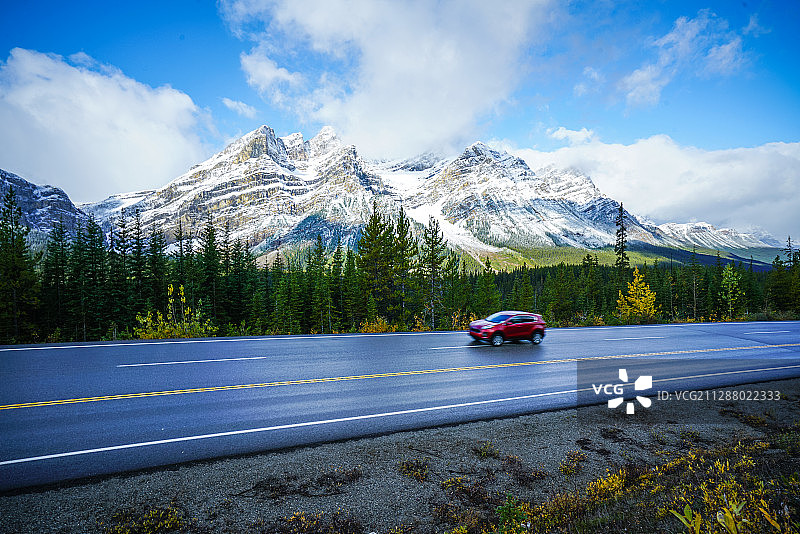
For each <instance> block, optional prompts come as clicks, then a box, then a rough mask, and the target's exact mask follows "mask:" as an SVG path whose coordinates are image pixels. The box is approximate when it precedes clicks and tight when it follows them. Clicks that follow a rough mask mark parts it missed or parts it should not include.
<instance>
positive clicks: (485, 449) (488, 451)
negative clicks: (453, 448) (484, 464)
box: [472, 441, 500, 459]
mask: <svg viewBox="0 0 800 534" xmlns="http://www.w3.org/2000/svg"><path fill="white" fill-rule="evenodd" d="M472 450H473V452H474V453H475V454H477V455H478V456H480V457H481V458H483V459H486V458H500V451H499V450H498V449H497V447H495V446H494V443H492V442H491V441H481V442H480V443H479V445H478V446H477V447H473V448H472Z"/></svg>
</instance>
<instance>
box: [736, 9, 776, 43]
mask: <svg viewBox="0 0 800 534" xmlns="http://www.w3.org/2000/svg"><path fill="white" fill-rule="evenodd" d="M770 31H771V30H770V29H768V28H764V27H763V26H761V24H759V22H758V14H756V13H753V14H752V15H750V20H748V22H747V26H745V27H744V29H743V30H742V33H743V34H745V35H752V36H753V37H759V36H761V35H764V34H767V33H769V32H770Z"/></svg>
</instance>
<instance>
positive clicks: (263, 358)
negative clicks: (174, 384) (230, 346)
mask: <svg viewBox="0 0 800 534" xmlns="http://www.w3.org/2000/svg"><path fill="white" fill-rule="evenodd" d="M267 358H269V356H252V357H247V358H219V359H216V360H186V361H176V362H152V363H123V364H120V365H118V366H117V367H151V366H153V365H181V364H184V363H211V362H238V361H242V360H266V359H267Z"/></svg>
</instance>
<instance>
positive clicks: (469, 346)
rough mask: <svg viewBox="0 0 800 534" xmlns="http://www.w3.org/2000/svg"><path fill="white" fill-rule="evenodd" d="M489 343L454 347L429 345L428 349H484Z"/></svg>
mask: <svg viewBox="0 0 800 534" xmlns="http://www.w3.org/2000/svg"><path fill="white" fill-rule="evenodd" d="M487 347H491V345H483V344H481V345H459V346H456V347H430V348H429V349H428V350H446V349H485V348H487Z"/></svg>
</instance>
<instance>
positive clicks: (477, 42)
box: [222, 0, 549, 157]
mask: <svg viewBox="0 0 800 534" xmlns="http://www.w3.org/2000/svg"><path fill="white" fill-rule="evenodd" d="M548 9H549V6H548V2H547V1H545V0H528V1H509V2H502V3H499V4H497V3H487V2H484V1H481V0H474V1H463V0H445V1H441V2H430V1H427V0H412V1H408V2H363V1H356V0H331V1H326V2H301V1H289V0H279V1H275V2H272V1H257V0H239V1H235V0H232V1H228V2H223V3H222V11H223V13H224V14H225V16H226V17H227V19H228V21H229V22H231V24H232V25H233V26H234V29H235V30H238V31H239V32H240V33H243V31H242V28H244V27H250V28H252V26H253V23H254V21H260V22H261V24H262V25H263V28H264V32H263V33H261V34H258V37H257V45H256V48H255V49H254V50H255V51H257V52H258V53H257V54H255V55H254V53H253V52H251V53H250V54H247V55H243V61H242V64H243V68H244V70H245V72H246V73H247V76H248V80H249V81H250V83H251V85H253V86H254V87H256V88H257V89H259V90H260V91H261V92H262V93H264V94H265V96H268V97H269V98H271V99H272V100H273V102H278V103H281V104H283V105H285V106H287V107H289V108H291V109H293V110H294V111H296V112H297V113H298V114H300V115H301V117H302V118H303V119H304V120H310V121H315V122H318V123H328V124H331V125H333V126H334V127H335V128H336V129H337V131H339V133H340V134H342V135H343V137H344V138H345V139H346V140H347V141H350V142H354V143H356V144H357V145H358V146H359V148H360V149H361V150H364V151H365V152H366V153H367V154H372V155H381V156H384V157H385V156H393V155H407V154H412V153H414V152H420V151H423V150H427V149H429V148H434V147H436V146H443V145H447V144H451V143H452V144H458V143H462V142H464V141H469V140H474V138H475V137H476V135H477V131H478V129H479V123H480V121H482V120H483V119H485V118H486V117H487V116H488V115H491V114H492V113H494V112H495V111H496V110H497V108H498V106H502V105H503V104H504V103H505V102H507V101H508V99H509V98H510V96H511V95H512V94H513V92H514V90H515V89H516V87H517V84H518V82H519V80H520V79H521V78H522V77H523V75H524V74H525V72H526V66H525V61H526V58H525V57H524V56H525V53H526V46H528V45H530V44H531V42H532V40H534V39H535V38H538V36H540V35H541V30H542V27H543V26H544V24H545V23H547V21H548V16H549V15H548V13H547V10H548ZM248 35H249V36H250V37H251V38H254V37H253V36H254V35H256V34H255V33H253V32H251V33H249V34H248ZM280 45H283V46H285V47H286V49H287V51H286V52H285V53H284V54H283V55H280V53H279V51H276V49H277V48H278V47H279V46H280ZM300 48H307V49H309V50H311V51H312V52H313V53H314V54H316V55H317V57H318V58H322V59H321V60H320V61H319V62H318V63H316V67H317V68H318V69H320V68H321V69H322V70H323V72H322V73H321V75H320V76H317V74H315V75H314V78H316V79H313V80H312V79H311V77H310V76H308V75H306V76H304V79H305V81H306V83H307V84H308V86H307V87H297V86H295V87H285V88H283V90H279V91H275V83H276V82H282V81H291V80H290V77H292V76H295V75H296V73H291V72H290V70H291V69H290V68H288V67H287V65H289V62H290V61H291V58H292V57H295V56H293V54H296V53H297V50H298V49H300ZM266 50H270V51H271V52H270V55H269V57H267V54H266V52H265V51H266ZM245 58H248V62H247V64H245ZM281 69H283V70H281ZM304 73H305V71H304ZM262 78H263V79H262Z"/></svg>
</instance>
